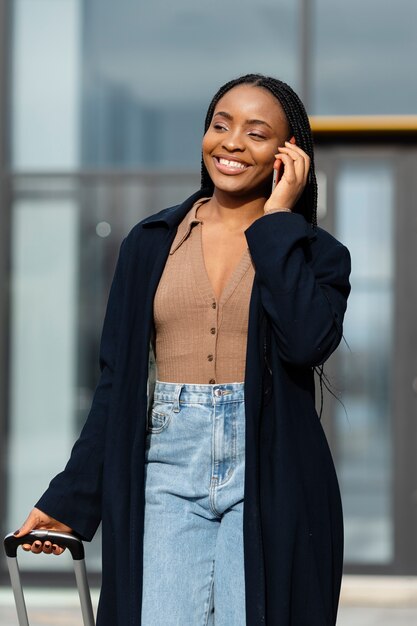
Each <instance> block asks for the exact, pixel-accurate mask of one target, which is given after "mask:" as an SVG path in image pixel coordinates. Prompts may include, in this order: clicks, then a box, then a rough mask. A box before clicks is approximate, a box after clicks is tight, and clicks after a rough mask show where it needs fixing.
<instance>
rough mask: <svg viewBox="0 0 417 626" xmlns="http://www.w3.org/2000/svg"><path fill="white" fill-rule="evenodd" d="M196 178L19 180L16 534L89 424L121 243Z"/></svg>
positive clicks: (13, 412)
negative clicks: (102, 329)
mask: <svg viewBox="0 0 417 626" xmlns="http://www.w3.org/2000/svg"><path fill="white" fill-rule="evenodd" d="M198 178H199V176H198V174H197V175H195V176H191V177H190V176H187V175H182V176H181V175H178V174H173V173H170V172H167V173H166V174H165V175H164V178H163V181H161V179H160V177H159V176H154V175H147V176H140V175H137V176H133V175H129V174H127V175H125V176H123V175H117V176H113V177H112V176H108V177H106V176H103V177H99V176H88V175H85V176H84V177H82V178H76V177H71V176H67V177H60V176H56V177H48V176H29V177H23V176H16V177H15V178H14V181H15V189H14V193H15V197H16V200H15V202H14V206H13V224H12V230H13V241H12V250H13V257H12V270H11V308H12V316H11V341H10V352H11V373H10V400H11V406H10V422H9V423H10V427H9V438H8V459H9V464H8V475H7V479H8V485H7V493H8V503H7V528H8V529H12V530H13V529H15V528H17V527H18V525H19V524H21V523H22V522H23V520H24V519H25V518H26V515H27V514H28V512H29V510H30V508H31V507H32V506H33V503H34V502H35V501H36V500H37V499H38V498H39V496H40V495H41V493H42V492H43V491H44V489H45V488H46V487H47V485H48V483H49V480H50V479H51V478H52V477H53V476H54V475H55V474H56V473H57V472H59V471H61V470H62V468H63V467H64V465H65V463H66V460H67V458H68V455H69V452H70V449H71V447H72V444H73V442H74V441H75V439H76V437H77V435H78V433H79V431H80V429H81V427H82V425H83V423H84V422H85V419H86V416H87V413H88V410H89V408H90V404H91V399H92V395H93V393H94V389H95V386H96V383H97V379H98V375H99V372H98V349H99V339H100V332H101V326H102V321H103V317H104V310H105V306H106V301H107V295H108V291H109V287H110V282H111V279H112V276H113V271H114V266H115V262H116V257H117V255H118V251H119V246H120V243H121V241H122V239H123V237H124V236H125V235H126V234H127V232H128V231H129V229H130V228H131V227H132V226H133V225H134V224H135V223H137V222H138V221H139V220H140V219H141V218H143V217H145V216H146V215H147V214H149V213H153V212H155V211H156V210H157V209H158V208H159V209H160V208H163V207H164V206H167V205H168V204H171V205H172V204H174V203H175V202H176V201H177V200H178V201H180V200H183V199H184V198H185V197H186V196H187V195H189V194H190V193H191V192H192V191H193V190H194V189H195V188H196V186H197V183H198ZM168 199H169V201H168ZM151 200H152V201H151ZM156 203H158V204H156ZM121 208H122V209H121ZM99 544H100V538H99V536H97V537H96V538H95V540H94V542H93V543H92V545H89V544H87V546H86V547H87V554H88V563H89V569H90V570H92V571H93V570H94V569H96V570H99V569H100V557H99V554H100V545H99ZM19 560H20V563H21V565H22V566H23V568H27V569H37V568H40V569H46V568H47V569H67V568H68V567H69V566H70V560H68V559H48V558H47V557H45V558H44V557H41V558H40V559H38V558H36V559H35V558H34V557H33V555H26V554H22V558H21V559H19Z"/></svg>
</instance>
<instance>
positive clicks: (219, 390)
mask: <svg viewBox="0 0 417 626" xmlns="http://www.w3.org/2000/svg"><path fill="white" fill-rule="evenodd" d="M222 393H223V392H222V390H221V389H215V390H214V395H215V396H217V397H218V398H220V396H221V395H222Z"/></svg>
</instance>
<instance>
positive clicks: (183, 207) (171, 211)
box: [141, 188, 317, 241]
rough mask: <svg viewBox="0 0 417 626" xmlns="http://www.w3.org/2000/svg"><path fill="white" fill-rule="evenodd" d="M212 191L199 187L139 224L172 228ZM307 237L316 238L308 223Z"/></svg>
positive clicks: (144, 226)
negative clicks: (182, 200)
mask: <svg viewBox="0 0 417 626" xmlns="http://www.w3.org/2000/svg"><path fill="white" fill-rule="evenodd" d="M211 194H212V191H210V190H209V189H206V188H203V189H199V190H198V191H196V192H195V193H193V195H192V196H190V197H189V198H187V199H186V200H184V202H182V203H181V204H176V205H175V206H172V207H169V208H168V209H163V210H162V211H159V212H158V213H155V214H154V215H151V216H150V217H147V218H146V219H144V220H143V221H142V222H141V226H142V227H143V228H153V227H158V226H164V227H166V228H168V229H170V230H171V229H173V228H176V227H177V226H178V224H180V223H181V222H182V220H183V219H184V217H185V216H186V215H187V213H188V212H189V211H190V209H191V207H192V206H193V204H194V203H195V202H197V200H199V199H200V198H207V196H210V195H211ZM307 226H308V231H307V237H308V239H310V241H312V240H314V239H316V237H317V229H316V228H314V227H313V226H312V225H311V224H308V225H307Z"/></svg>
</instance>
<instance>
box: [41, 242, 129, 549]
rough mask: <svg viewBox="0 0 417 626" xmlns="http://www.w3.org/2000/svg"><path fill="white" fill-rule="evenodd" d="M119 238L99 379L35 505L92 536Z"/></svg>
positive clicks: (118, 295)
mask: <svg viewBox="0 0 417 626" xmlns="http://www.w3.org/2000/svg"><path fill="white" fill-rule="evenodd" d="M124 248H125V242H123V244H122V247H121V251H120V255H119V260H118V263H117V266H116V271H115V275H114V278H113V282H112V286H111V290H110V295H109V300H108V303H107V310H106V315H105V319H104V325H103V331H102V336H101V342H100V372H101V374H100V379H99V382H98V385H97V388H96V390H95V393H94V398H93V402H92V405H91V409H90V412H89V415H88V418H87V421H86V423H85V425H84V427H83V429H82V431H81V434H80V436H79V438H78V440H77V441H76V443H75V445H74V447H73V449H72V452H71V456H70V459H69V461H68V463H67V465H66V467H65V469H64V471H63V472H61V473H60V474H58V475H57V476H55V478H53V480H52V481H51V483H50V485H49V487H48V489H47V490H46V492H45V493H44V494H43V495H42V497H41V498H40V500H39V501H38V502H37V503H36V505H35V506H36V507H37V508H39V509H40V510H41V511H44V512H45V513H47V514H48V515H50V516H51V517H53V518H55V519H57V520H59V521H60V522H62V523H64V524H67V525H68V526H70V527H71V528H72V529H73V530H74V531H75V532H77V533H78V534H79V535H80V536H81V537H82V538H83V539H86V540H88V541H90V540H91V539H92V538H93V536H94V533H95V532H96V530H97V527H98V525H99V524H100V521H101V494H102V476H103V459H104V447H105V434H106V425H107V417H108V413H109V405H110V399H111V392H112V386H113V377H114V371H115V365H116V358H117V345H118V335H119V329H120V318H121V308H122V302H123V285H124V265H125V262H124V256H125V254H124V252H125V250H124Z"/></svg>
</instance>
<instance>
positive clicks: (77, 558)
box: [4, 530, 95, 626]
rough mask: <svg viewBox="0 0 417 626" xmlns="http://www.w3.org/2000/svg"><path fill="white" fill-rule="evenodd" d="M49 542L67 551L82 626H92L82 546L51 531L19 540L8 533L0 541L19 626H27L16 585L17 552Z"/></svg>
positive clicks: (32, 533)
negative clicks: (69, 556)
mask: <svg viewBox="0 0 417 626" xmlns="http://www.w3.org/2000/svg"><path fill="white" fill-rule="evenodd" d="M38 540H40V541H46V540H48V541H50V542H51V543H56V544H57V545H59V546H60V547H62V548H68V550H69V551H70V553H71V556H72V559H73V565H74V572H75V579H76V581H77V588H78V594H79V596H80V604H81V613H82V616H83V621H84V626H94V624H95V621H94V613H93V606H92V603H91V595H90V588H89V586H88V580H87V570H86V567H85V560H84V545H83V542H82V541H81V539H78V537H75V536H74V535H71V534H69V533H61V532H55V531H51V530H33V531H32V532H30V533H28V534H27V535H24V536H23V537H16V536H15V535H14V534H13V533H10V534H9V535H7V536H6V537H5V538H4V549H5V552H6V556H7V566H8V568H9V574H10V581H11V584H12V589H13V594H14V598H15V602H16V610H17V616H18V619H19V626H29V621H28V616H27V611H26V604H25V598H24V595H23V589H22V584H21V581H20V572H19V566H18V563H17V548H18V547H19V546H20V545H22V544H23V543H29V544H32V543H34V542H35V541H38Z"/></svg>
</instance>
